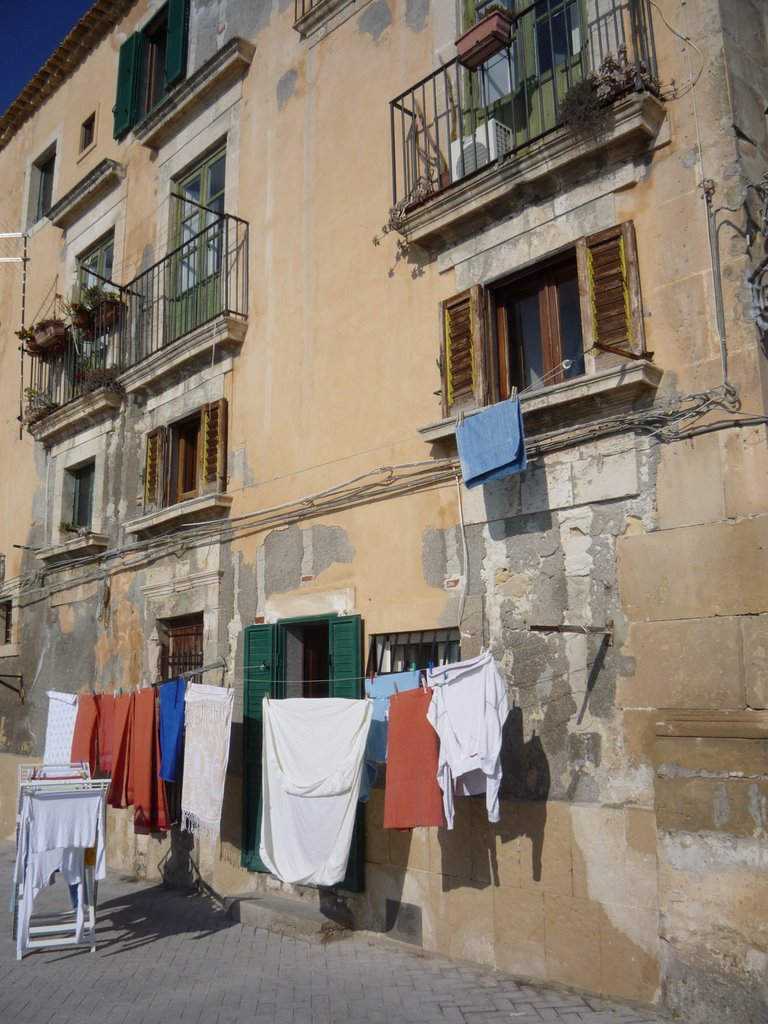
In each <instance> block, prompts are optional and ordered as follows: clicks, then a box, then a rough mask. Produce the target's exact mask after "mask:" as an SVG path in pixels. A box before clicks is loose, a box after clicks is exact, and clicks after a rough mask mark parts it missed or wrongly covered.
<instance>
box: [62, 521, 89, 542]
mask: <svg viewBox="0 0 768 1024" xmlns="http://www.w3.org/2000/svg"><path fill="white" fill-rule="evenodd" d="M84 532H85V527H83V526H78V525H77V523H70V522H69V521H68V520H62V521H61V522H60V523H59V536H60V537H61V539H62V540H72V538H73V537H75V536H78V535H79V534H81V533H84Z"/></svg>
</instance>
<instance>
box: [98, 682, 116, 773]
mask: <svg viewBox="0 0 768 1024" xmlns="http://www.w3.org/2000/svg"><path fill="white" fill-rule="evenodd" d="M96 706H97V708H98V720H99V728H98V733H99V771H101V772H111V771H112V762H113V760H114V756H113V755H114V742H115V697H114V696H113V695H112V694H111V693H101V694H97V696H96Z"/></svg>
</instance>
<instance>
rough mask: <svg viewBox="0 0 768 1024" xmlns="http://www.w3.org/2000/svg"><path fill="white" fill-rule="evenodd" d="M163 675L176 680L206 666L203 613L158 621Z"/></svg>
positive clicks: (163, 677) (162, 676)
mask: <svg viewBox="0 0 768 1024" xmlns="http://www.w3.org/2000/svg"><path fill="white" fill-rule="evenodd" d="M158 629H159V632H160V673H161V678H162V679H176V678H177V677H178V676H183V675H184V674H185V673H186V672H191V671H192V670H193V669H196V668H202V666H203V613H202V612H199V613H198V614H195V615H182V616H178V617H177V618H173V619H164V620H162V622H158Z"/></svg>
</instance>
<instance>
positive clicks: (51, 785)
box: [10, 761, 111, 960]
mask: <svg viewBox="0 0 768 1024" xmlns="http://www.w3.org/2000/svg"><path fill="white" fill-rule="evenodd" d="M17 781H18V786H17V801H16V846H17V856H18V844H19V830H20V828H21V824H22V821H21V818H22V806H23V803H24V797H25V795H26V794H28V793H35V792H54V793H74V792H78V791H84V790H94V789H98V790H101V792H102V799H103V800H106V796H107V790H108V789H109V785H110V781H111V780H110V779H92V778H91V772H90V768H89V766H88V764H87V762H85V761H82V762H78V763H75V764H58V765H33V764H21V765H19V766H18V780H17ZM103 838H105V837H103ZM87 860H88V857H87V855H86V864H85V883H84V893H85V897H84V906H83V916H84V927H83V933H82V939H79V940H78V937H77V912H76V910H75V909H69V910H64V911H59V912H53V913H51V912H41V913H34V912H33V913H32V916H31V918H30V924H29V940H28V942H27V947H26V948H27V949H43V948H48V947H53V946H78V945H88V946H90V952H91V953H94V952H95V951H96V899H97V893H98V883H97V882H96V880H95V878H94V873H95V865H94V864H93V863H91V864H88V863H87ZM94 860H95V858H94ZM23 895H24V882H23V881H22V882H20V883H19V884H18V885H17V884H14V885H13V887H12V890H11V906H10V910H11V912H12V913H13V937H14V939H15V938H16V936H17V928H18V911H19V904H20V902H21V899H22V897H23ZM23 955H24V951H20V950H19V951H17V953H16V959H17V960H21V958H22V957H23Z"/></svg>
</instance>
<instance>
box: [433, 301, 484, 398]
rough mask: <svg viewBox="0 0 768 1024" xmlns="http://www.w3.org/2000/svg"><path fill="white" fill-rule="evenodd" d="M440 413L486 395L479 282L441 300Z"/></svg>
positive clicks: (482, 316)
mask: <svg viewBox="0 0 768 1024" xmlns="http://www.w3.org/2000/svg"><path fill="white" fill-rule="evenodd" d="M440 320H441V333H442V339H441V352H440V370H441V383H442V395H443V416H450V415H451V414H452V413H453V412H457V411H458V410H459V409H463V408H474V407H475V406H476V405H482V404H483V402H484V397H485V372H484V369H485V368H484V353H485V293H484V290H483V288H482V287H481V286H480V285H475V286H474V287H472V288H469V289H467V291H465V292H460V293H459V294H458V295H454V296H453V297H452V298H450V299H446V301H445V302H441V303H440Z"/></svg>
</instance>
